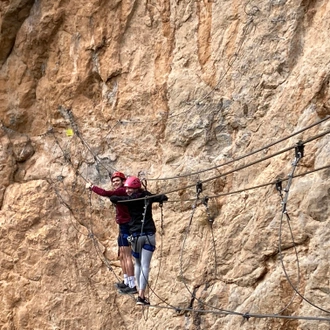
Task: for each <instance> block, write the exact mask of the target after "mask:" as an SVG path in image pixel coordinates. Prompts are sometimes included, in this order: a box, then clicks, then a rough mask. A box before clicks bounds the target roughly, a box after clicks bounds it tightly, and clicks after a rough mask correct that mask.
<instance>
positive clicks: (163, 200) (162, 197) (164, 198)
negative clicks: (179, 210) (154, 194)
mask: <svg viewBox="0 0 330 330" xmlns="http://www.w3.org/2000/svg"><path fill="white" fill-rule="evenodd" d="M160 199H161V201H162V202H166V201H167V200H168V197H167V196H166V195H161V196H160Z"/></svg>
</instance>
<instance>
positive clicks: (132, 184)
mask: <svg viewBox="0 0 330 330" xmlns="http://www.w3.org/2000/svg"><path fill="white" fill-rule="evenodd" d="M124 187H127V188H133V189H137V188H141V181H140V179H139V178H137V177H136V176H130V177H128V178H127V179H126V182H125V184H124Z"/></svg>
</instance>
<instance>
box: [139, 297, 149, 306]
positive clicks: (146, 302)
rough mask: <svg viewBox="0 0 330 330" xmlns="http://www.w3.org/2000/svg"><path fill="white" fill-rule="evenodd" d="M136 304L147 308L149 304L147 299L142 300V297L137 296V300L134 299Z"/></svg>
mask: <svg viewBox="0 0 330 330" xmlns="http://www.w3.org/2000/svg"><path fill="white" fill-rule="evenodd" d="M136 304H137V305H145V306H149V305H150V302H149V300H148V299H147V298H142V297H140V296H138V297H137V299H136Z"/></svg>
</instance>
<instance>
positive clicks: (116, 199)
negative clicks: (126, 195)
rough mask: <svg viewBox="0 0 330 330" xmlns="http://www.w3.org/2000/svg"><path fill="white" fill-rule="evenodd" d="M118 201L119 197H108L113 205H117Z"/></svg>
mask: <svg viewBox="0 0 330 330" xmlns="http://www.w3.org/2000/svg"><path fill="white" fill-rule="evenodd" d="M119 200H120V197H118V196H111V197H110V201H111V202H112V203H115V204H117V202H118V201H119Z"/></svg>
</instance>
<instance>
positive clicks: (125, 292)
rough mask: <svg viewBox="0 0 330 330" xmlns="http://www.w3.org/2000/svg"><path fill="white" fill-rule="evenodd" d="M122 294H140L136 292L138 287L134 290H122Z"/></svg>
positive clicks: (127, 288) (128, 288)
mask: <svg viewBox="0 0 330 330" xmlns="http://www.w3.org/2000/svg"><path fill="white" fill-rule="evenodd" d="M120 292H121V293H123V294H135V293H138V292H137V290H136V286H135V287H134V288H130V287H129V286H128V287H126V288H123V289H120Z"/></svg>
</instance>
